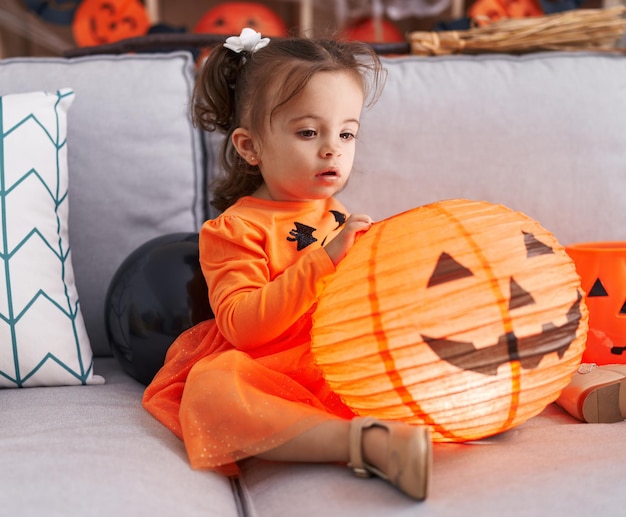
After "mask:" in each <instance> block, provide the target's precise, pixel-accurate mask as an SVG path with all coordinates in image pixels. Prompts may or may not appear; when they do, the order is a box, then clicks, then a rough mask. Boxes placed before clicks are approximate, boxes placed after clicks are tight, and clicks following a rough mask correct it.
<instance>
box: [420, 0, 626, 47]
mask: <svg viewBox="0 0 626 517" xmlns="http://www.w3.org/2000/svg"><path fill="white" fill-rule="evenodd" d="M625 12H626V7H624V6H617V7H611V8H608V9H576V10H572V11H566V12H563V13H557V14H551V15H546V16H538V17H533V18H516V19H512V18H507V19H502V20H499V21H497V22H494V23H491V24H489V25H486V26H483V27H476V28H471V29H468V30H464V31H441V32H418V31H416V32H411V33H410V34H409V43H410V46H411V53H412V54H416V55H422V56H434V55H445V54H478V53H484V52H500V53H512V54H514V53H524V52H537V51H541V50H561V51H574V50H590V51H614V52H626V49H623V48H618V47H617V46H616V44H617V41H618V40H619V39H620V38H621V37H622V35H623V34H624V28H625V27H624V24H625V20H624V16H623V15H624V13H625Z"/></svg>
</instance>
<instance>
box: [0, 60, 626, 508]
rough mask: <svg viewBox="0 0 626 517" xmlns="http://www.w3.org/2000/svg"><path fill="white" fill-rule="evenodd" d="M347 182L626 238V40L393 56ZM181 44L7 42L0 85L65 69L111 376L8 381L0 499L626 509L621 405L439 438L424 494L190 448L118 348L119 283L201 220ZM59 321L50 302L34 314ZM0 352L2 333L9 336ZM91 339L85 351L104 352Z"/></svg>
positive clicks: (76, 224)
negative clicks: (135, 48)
mask: <svg viewBox="0 0 626 517" xmlns="http://www.w3.org/2000/svg"><path fill="white" fill-rule="evenodd" d="M385 65H386V67H387V69H388V71H389V77H388V82H387V85H386V89H385V91H384V94H383V96H382V98H381V99H380V101H379V102H378V104H376V105H375V106H374V107H373V108H371V109H370V110H368V111H367V112H365V114H364V116H363V121H362V132H361V135H360V137H359V142H358V146H359V151H358V158H357V161H356V166H355V172H354V175H353V177H352V178H351V181H350V185H349V186H348V189H347V190H346V191H345V193H343V194H342V198H343V200H344V201H345V203H346V204H347V205H348V208H350V209H352V210H355V211H357V210H358V211H361V212H366V213H369V214H370V215H372V217H374V218H376V219H380V218H383V217H387V216H389V215H392V214H394V213H397V212H399V211H401V210H405V209H408V208H412V207H414V206H417V205H421V204H425V203H429V202H432V201H434V200H438V199H445V198H454V197H464V198H471V199H483V200H487V201H491V202H496V203H502V204H505V205H507V206H510V207H511V208H514V209H517V210H521V211H523V212H525V213H527V214H528V215H530V216H531V217H533V218H535V219H537V220H538V221H539V222H541V223H542V224H543V226H545V227H547V228H548V229H549V230H551V231H552V232H553V233H555V235H556V236H557V238H558V239H559V240H560V241H561V242H562V243H563V244H568V243H573V242H579V241H588V240H626V58H624V57H622V56H618V55H609V54H591V53H589V54H586V53H583V54H565V53H554V54H553V53H545V54H535V55H528V56H522V57H514V56H480V57H448V58H415V57H395V58H389V59H385ZM193 73H194V65H193V61H192V59H191V58H190V56H189V55H188V54H187V53H185V52H174V53H169V54H134V55H123V56H109V55H101V56H92V57H81V58H75V59H61V58H59V59H56V58H46V59H37V58H31V59H11V60H5V61H2V62H0V95H3V96H4V95H8V94H13V93H16V92H31V91H35V90H49V91H56V90H58V89H59V88H65V87H70V88H72V89H73V90H74V91H75V100H74V102H73V104H72V106H71V107H70V108H69V114H68V119H67V146H68V151H67V152H68V160H69V239H70V241H71V250H72V264H73V270H74V273H75V279H76V288H77V290H78V293H79V294H80V308H81V314H82V319H83V320H84V324H85V328H86V330H87V334H88V338H89V344H90V350H92V351H93V354H94V356H95V374H96V376H101V377H103V378H104V379H105V380H106V383H105V384H98V383H97V382H93V381H97V380H98V377H93V378H92V379H91V380H90V383H91V385H86V386H82V385H80V386H57V387H27V388H23V389H10V388H7V389H3V390H2V391H1V392H0V415H1V416H0V484H1V489H0V513H1V514H2V515H14V516H33V515H45V516H57V515H58V516H68V515H71V516H73V515H103V516H104V515H115V516H140V515H163V516H168V515H172V516H193V515H215V516H220V517H228V516H236V515H250V516H255V517H265V516H277V515H278V516H318V515H320V516H334V515H338V516H339V515H341V516H345V515H359V516H361V517H363V516H380V515H385V516H387V515H389V516H392V515H393V516H401V515H402V516H404V515H406V516H408V515H411V516H415V515H437V516H456V515H481V516H501V515H507V516H513V515H520V516H529V515H568V516H572V515H585V516H587V515H590V514H592V513H595V514H598V515H607V516H608V515H618V514H621V513H622V512H623V507H624V506H625V505H626V491H625V490H624V489H623V487H622V484H623V480H624V479H625V478H626V448H625V447H624V437H625V436H626V423H623V422H621V423H617V424H583V423H580V422H578V421H576V420H575V419H573V418H572V417H571V416H569V415H568V414H566V413H565V412H564V411H563V410H562V409H560V408H559V407H558V406H556V405H555V404H551V405H549V406H548V407H547V408H546V409H545V410H544V411H543V412H542V413H541V414H539V415H538V416H536V417H534V418H532V419H530V420H528V421H527V422H525V423H523V424H522V425H520V426H518V427H516V428H514V429H513V430H511V431H508V432H506V433H504V434H502V435H500V436H495V437H492V438H488V439H485V440H483V441H482V442H480V443H472V444H440V445H437V446H436V447H435V457H434V472H433V478H432V485H431V489H430V494H429V497H428V499H427V500H426V501H425V502H423V503H415V502H414V501H412V500H410V499H408V498H407V497H405V496H403V495H402V494H401V493H399V492H398V491H396V490H394V489H393V488H391V487H390V486H389V485H387V484H386V483H384V482H382V481H380V480H377V479H370V480H363V479H359V478H356V477H354V476H353V475H352V473H351V472H350V471H349V470H348V469H346V468H345V467H343V466H340V465H300V464H295V465H284V464H278V463H269V462H262V461H259V460H256V459H253V460H249V461H246V462H244V463H243V465H242V475H241V476H240V477H239V478H238V479H227V478H225V477H222V476H220V475H218V474H215V473H210V472H201V471H193V470H191V469H190V468H189V466H188V463H187V460H186V457H185V452H184V448H183V445H182V443H181V442H179V441H178V440H177V439H176V438H175V437H174V435H172V434H171V433H170V432H169V431H168V430H167V429H165V428H164V427H162V426H161V425H160V424H159V423H158V422H157V421H156V420H154V419H153V418H152V417H151V416H150V415H149V414H148V413H146V412H145V411H144V410H143V409H142V407H141V404H140V401H141V396H142V391H143V385H142V384H141V383H139V382H137V381H136V380H135V379H133V378H132V377H131V376H129V375H128V374H127V373H126V372H125V371H124V369H123V368H122V366H121V365H120V362H119V361H118V360H117V359H116V358H115V357H112V356H111V349H110V347H109V343H108V340H107V334H106V331H105V323H104V313H105V295H106V291H107V288H108V286H109V283H110V282H111V279H112V277H113V275H114V273H115V271H116V270H117V268H118V267H119V266H120V264H121V263H122V261H123V260H124V259H125V258H126V257H127V256H128V255H129V254H130V253H131V252H132V251H133V250H135V249H136V248H137V247H138V246H140V245H141V244H143V243H144V242H146V241H148V240H150V239H152V238H154V237H157V236H159V235H164V234H170V233H175V232H195V231H197V229H198V228H199V226H200V225H201V223H202V221H203V220H204V219H205V218H206V217H210V216H213V215H214V213H212V212H211V211H210V210H209V209H208V204H207V195H206V182H207V180H208V179H209V178H210V177H212V175H213V174H215V170H216V164H215V159H214V156H215V146H216V141H215V139H214V138H205V137H204V136H203V135H201V134H199V133H198V132H197V131H196V130H195V129H194V128H193V127H192V125H191V124H190V122H189V119H188V99H189V93H190V88H191V85H192V80H193ZM39 326H41V327H42V328H44V329H45V327H46V322H45V321H41V322H39ZM0 353H2V354H5V357H4V360H5V361H6V359H7V356H6V354H7V353H8V352H7V349H6V347H4V348H1V349H0ZM88 356H89V353H87V354H84V357H83V360H84V361H86V365H87V366H89V365H90V357H88Z"/></svg>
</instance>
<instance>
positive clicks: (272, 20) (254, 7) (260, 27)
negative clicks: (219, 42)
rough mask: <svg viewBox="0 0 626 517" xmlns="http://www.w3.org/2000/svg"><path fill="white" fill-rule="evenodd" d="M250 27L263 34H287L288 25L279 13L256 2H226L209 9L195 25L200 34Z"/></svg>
mask: <svg viewBox="0 0 626 517" xmlns="http://www.w3.org/2000/svg"><path fill="white" fill-rule="evenodd" d="M246 27H250V28H251V29H254V30H255V31H257V32H260V33H261V34H262V35H263V36H286V35H287V27H286V26H285V23H284V22H283V20H282V19H281V17H280V16H278V14H276V13H275V12H274V11H272V9H270V8H269V7H267V6H265V5H263V4H258V3H256V2H224V3H221V4H218V5H216V6H215V7H213V8H212V9H210V10H208V11H207V12H206V13H205V14H204V16H202V18H201V19H200V21H199V22H198V24H197V25H196V26H195V28H194V30H193V32H195V33H199V34H205V33H206V34H237V35H238V34H239V33H240V32H241V30H242V29H244V28H246Z"/></svg>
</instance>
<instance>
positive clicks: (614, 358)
mask: <svg viewBox="0 0 626 517" xmlns="http://www.w3.org/2000/svg"><path fill="white" fill-rule="evenodd" d="M566 251H567V253H568V254H569V256H570V257H572V259H573V260H574V263H575V265H576V271H577V272H578V274H579V275H580V278H581V284H582V288H583V290H584V291H585V297H586V302H587V307H588V309H589V333H588V334H587V348H586V350H585V352H584V353H583V361H584V362H587V363H597V364H616V363H622V364H624V363H626V241H616V242H586V243H579V244H573V245H570V246H567V247H566Z"/></svg>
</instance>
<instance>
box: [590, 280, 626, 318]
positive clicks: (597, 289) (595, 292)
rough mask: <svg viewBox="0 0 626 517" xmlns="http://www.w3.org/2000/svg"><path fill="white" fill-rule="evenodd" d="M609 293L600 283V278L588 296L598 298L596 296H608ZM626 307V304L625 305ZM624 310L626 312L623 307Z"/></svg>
mask: <svg viewBox="0 0 626 517" xmlns="http://www.w3.org/2000/svg"><path fill="white" fill-rule="evenodd" d="M608 295H609V293H607V292H606V289H605V288H604V285H603V284H602V282H601V281H600V279H599V278H598V279H597V280H596V281H595V282H594V284H593V286H592V287H591V290H590V291H589V294H588V295H587V296H589V297H596V296H608ZM624 305H625V306H626V304H624ZM622 310H624V308H623V307H622Z"/></svg>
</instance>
